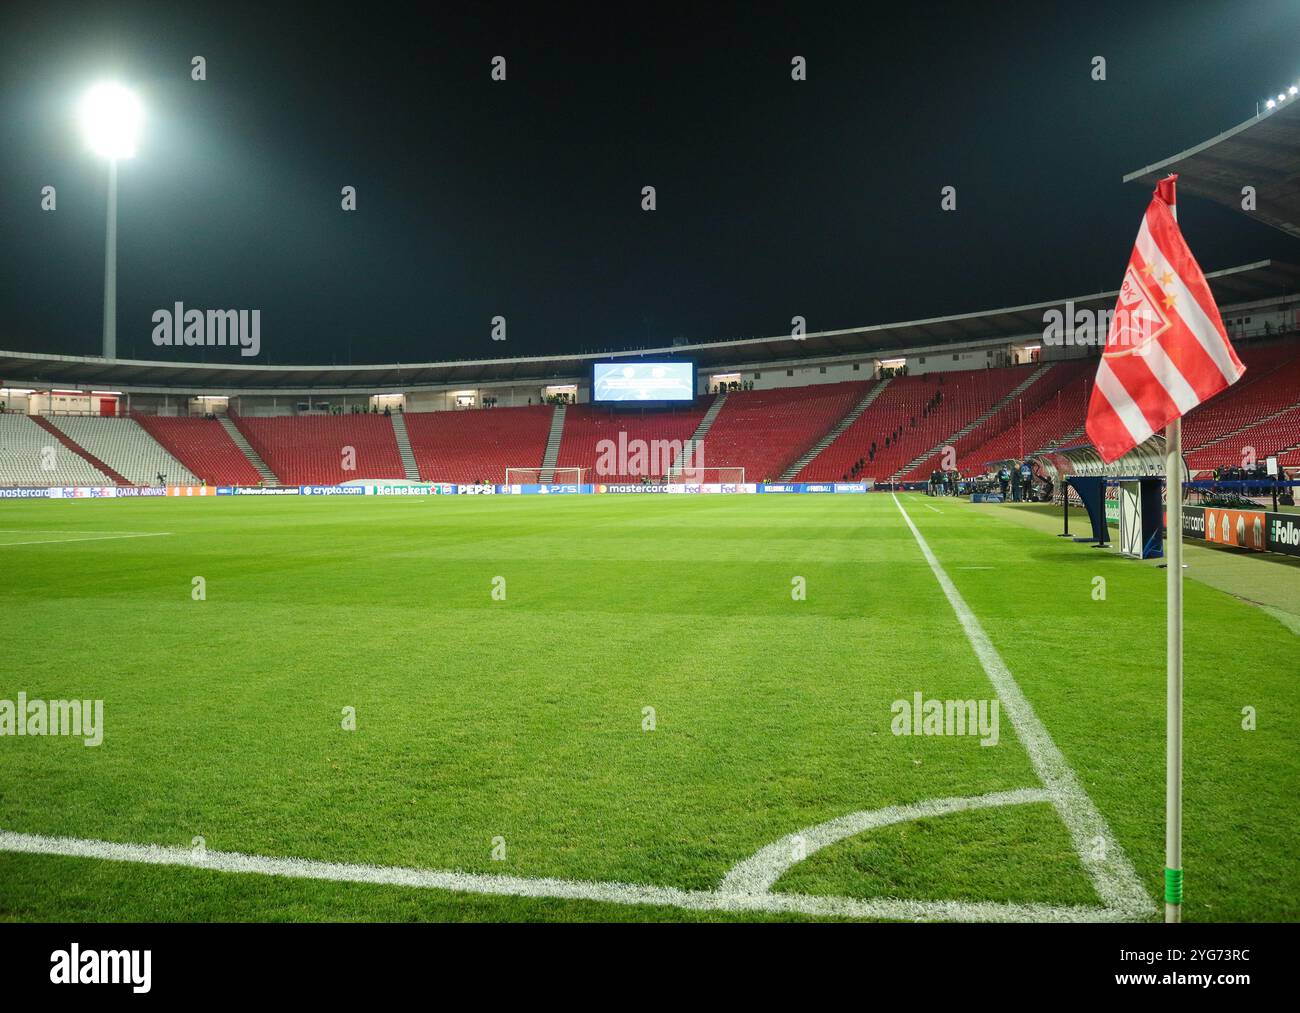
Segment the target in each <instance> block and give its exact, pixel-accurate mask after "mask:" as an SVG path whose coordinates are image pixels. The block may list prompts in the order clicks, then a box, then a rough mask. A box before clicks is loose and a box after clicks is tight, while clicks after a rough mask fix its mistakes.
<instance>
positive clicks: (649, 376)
mask: <svg viewBox="0 0 1300 1013" xmlns="http://www.w3.org/2000/svg"><path fill="white" fill-rule="evenodd" d="M694 397H695V363H693V362H596V363H593V364H592V367H591V400H592V401H690V400H692V399H694Z"/></svg>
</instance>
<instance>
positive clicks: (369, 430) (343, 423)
mask: <svg viewBox="0 0 1300 1013" xmlns="http://www.w3.org/2000/svg"><path fill="white" fill-rule="evenodd" d="M229 418H230V420H231V421H232V422H234V424H235V425H236V427H237V428H238V429H239V431H240V432H241V433H243V434H244V438H245V439H247V440H248V442H249V444H250V445H251V446H252V447H253V449H254V450H255V451H257V453H258V455H259V456H260V457H261V458H262V460H264V461H265V462H266V464H267V466H268V467H270V469H271V470H272V471H273V472H275V474H276V476H277V477H278V478H279V479H280V481H282V482H285V483H287V484H289V485H337V484H339V483H341V482H354V481H357V480H358V479H365V478H395V479H401V478H402V477H403V476H404V474H405V472H404V471H403V469H402V458H401V455H400V454H399V453H398V451H397V440H396V439H395V438H394V436H393V424H392V422H391V421H390V420H389V418H388V416H386V415H361V414H357V415H297V416H284V417H272V418H249V417H241V416H237V415H235V414H234V413H233V412H232V413H230V414H229ZM349 448H351V452H350V453H349ZM349 463H351V464H355V466H356V467H355V468H346V467H345V465H346V464H349Z"/></svg>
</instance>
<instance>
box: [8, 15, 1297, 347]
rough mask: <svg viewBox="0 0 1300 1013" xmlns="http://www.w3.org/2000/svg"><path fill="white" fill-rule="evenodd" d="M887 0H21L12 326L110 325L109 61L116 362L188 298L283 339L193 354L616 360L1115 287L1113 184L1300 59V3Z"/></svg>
mask: <svg viewBox="0 0 1300 1013" xmlns="http://www.w3.org/2000/svg"><path fill="white" fill-rule="evenodd" d="M878 6H879V5H876V4H863V3H857V4H852V5H845V6H843V7H837V6H831V5H828V4H816V3H801V4H792V5H790V7H789V8H788V11H787V12H786V13H779V12H775V9H772V10H769V9H767V7H766V5H754V6H753V7H749V6H744V5H736V6H731V5H725V6H723V5H719V6H716V7H710V8H708V9H707V10H706V11H705V10H697V9H695V7H694V5H692V6H686V7H682V8H672V7H669V6H664V5H636V6H630V5H619V9H617V10H615V9H606V12H605V13H603V14H602V13H600V8H596V7H594V6H593V7H592V8H590V9H583V8H569V9H568V10H569V11H570V13H565V10H564V9H561V8H552V6H551V5H539V4H534V5H527V6H523V5H520V7H519V8H517V9H516V8H515V7H512V6H504V5H500V6H499V5H478V4H475V5H468V4H465V5H456V6H454V7H450V6H449V7H442V6H441V5H430V6H429V8H428V9H427V10H424V11H422V12H420V13H416V11H417V10H418V9H413V10H411V11H408V10H405V9H402V8H396V7H394V8H385V7H384V6H383V5H382V4H377V3H376V4H349V5H346V6H341V7H339V8H338V9H337V10H334V9H332V8H330V7H328V6H327V5H324V4H321V5H316V4H303V5H294V6H293V7H292V8H289V7H287V6H286V7H283V8H281V7H277V6H276V5H249V6H242V5H238V4H214V5H203V7H198V6H196V7H195V10H194V12H193V13H187V12H186V11H185V10H184V8H183V7H175V6H173V5H162V4H149V5H145V4H135V3H115V4H111V5H95V6H89V5H87V6H81V5H71V4H58V3H53V4H43V5H30V6H29V5H25V4H14V3H9V4H6V5H5V6H4V8H3V12H2V13H0V348H4V349H10V350H24V351H44V352H56V353H64V354H97V353H98V351H99V349H100V315H101V312H102V310H101V298H102V285H103V256H104V202H105V193H106V170H105V166H104V163H103V162H102V161H100V160H99V159H97V158H96V157H95V156H94V155H92V154H91V153H90V152H89V151H88V150H86V148H85V145H84V143H83V141H82V138H81V136H80V134H79V131H78V129H77V126H76V120H75V110H76V104H77V100H78V98H79V97H80V95H81V94H82V93H83V92H84V91H85V89H86V88H87V87H88V86H89V85H90V84H92V83H94V82H96V81H98V80H101V79H105V78H114V79H119V80H121V81H123V82H125V83H127V84H129V85H130V86H132V87H133V88H134V89H136V90H137V91H138V92H139V94H140V95H141V97H142V100H143V102H144V104H145V108H146V116H147V121H146V126H145V133H144V138H143V142H142V146H141V150H140V152H139V154H138V155H137V157H136V158H134V159H132V160H130V161H129V162H125V163H123V165H122V167H121V175H120V196H119V215H120V219H119V221H120V224H119V230H120V231H119V237H120V238H119V242H120V246H119V317H118V350H119V355H120V356H122V357H124V358H129V357H141V358H168V359H172V360H181V359H185V358H198V357H199V350H198V349H156V348H155V347H154V346H153V344H152V343H151V341H150V337H149V336H150V332H151V330H152V323H151V320H150V317H151V315H152V314H153V312H154V311H155V310H156V309H159V308H161V307H170V306H171V305H172V304H173V303H174V302H175V301H177V300H181V301H183V302H184V303H185V304H186V306H187V308H200V309H215V308H222V309H260V310H261V311H262V335H261V343H262V354H261V357H260V358H258V359H256V360H251V359H247V358H244V359H241V358H240V357H239V355H238V351H237V350H235V349H206V350H204V351H203V357H204V358H205V359H207V360H208V361H215V360H225V361H232V362H233V361H242V362H245V363H248V362H262V363H268V362H269V363H292V362H302V363H330V362H336V363H345V362H349V361H351V362H391V361H401V362H419V361H427V360H436V359H445V358H477V357H489V356H502V355H529V354H537V353H543V352H555V351H567V352H573V351H596V350H609V349H618V348H632V347H638V346H651V345H660V344H668V343H671V342H672V341H673V340H674V339H677V338H688V339H691V340H711V339H722V338H732V337H748V336H756V335H765V334H775V333H781V332H788V331H789V328H790V319H791V317H792V316H795V315H800V316H803V317H805V318H806V319H807V322H808V328H809V330H823V329H829V328H839V327H851V326H857V325H863V324H871V323H883V322H888V321H894V320H906V319H912V318H916V317H925V316H935V315H941V314H945V313H957V312H965V311H971V310H980V309H989V308H994V307H997V306H1003V305H1008V304H1015V303H1024V302H1034V301H1038V300H1042V299H1050V298H1056V297H1062V298H1063V297H1066V296H1070V295H1076V294H1082V293H1086V292H1095V291H1099V290H1104V289H1111V288H1114V287H1116V286H1117V284H1118V282H1119V280H1120V278H1121V276H1122V274H1123V271H1124V266H1125V264H1126V263H1127V259H1128V254H1129V249H1130V247H1131V245H1132V242H1133V237H1134V235H1135V233H1136V230H1137V226H1138V223H1139V219H1140V216H1141V213H1142V210H1143V208H1144V207H1145V205H1146V202H1147V199H1148V189H1147V188H1146V187H1143V186H1141V185H1139V184H1129V185H1125V184H1123V183H1121V182H1120V179H1121V176H1122V175H1123V174H1124V173H1125V172H1127V171H1131V170H1134V169H1137V168H1140V167H1142V166H1144V165H1146V164H1148V163H1150V162H1154V161H1157V160H1159V159H1162V158H1164V157H1166V156H1168V155H1172V154H1174V153H1175V152H1177V151H1179V150H1182V149H1183V148H1185V147H1188V146H1189V145H1192V144H1196V143H1198V142H1200V141H1203V140H1205V139H1207V138H1208V137H1210V136H1211V135H1213V134H1215V133H1217V132H1219V131H1221V130H1224V129H1227V128H1228V127H1231V126H1233V125H1235V124H1237V123H1239V122H1241V121H1242V120H1243V119H1245V118H1247V117H1248V116H1250V115H1252V114H1253V113H1254V111H1255V106H1256V103H1257V102H1261V101H1262V100H1263V99H1264V98H1265V97H1266V96H1267V95H1268V94H1270V93H1276V92H1277V91H1278V90H1279V89H1280V88H1283V87H1285V86H1287V85H1289V84H1291V83H1294V82H1296V81H1297V80H1300V47H1298V46H1297V40H1300V4H1297V3H1295V2H1294V0H1260V2H1240V0H1236V2H1219V0H1183V2H1179V3H1156V2H1143V3H1134V2H1132V0H1129V2H1124V3H1113V4H1111V3H1095V2H1090V3H1080V4H1072V5H1064V4H1024V5H1018V4H1013V3H997V4H989V5H987V6H986V7H984V6H981V5H976V4H972V3H963V4H953V5H943V4H924V5H912V4H907V5H903V4H900V5H899V6H900V7H903V6H906V7H907V8H909V10H908V12H907V13H899V14H897V15H895V16H894V17H893V19H889V18H887V17H885V16H884V15H882V14H880V13H879V12H878V10H877V9H876V8H877V7H878ZM1058 8H1059V9H1058ZM195 55H201V56H203V57H205V58H206V61H207V80H206V81H201V82H195V81H193V80H191V76H190V73H191V59H192V57H194V56H195ZM497 55H501V56H504V57H505V58H506V75H507V79H506V81H505V82H504V83H499V82H493V81H492V80H491V77H490V72H491V60H492V58H493V57H494V56H497ZM796 55H799V56H803V57H805V58H806V59H807V67H808V71H807V73H808V80H807V81H806V82H795V81H792V80H791V76H790V72H791V59H792V57H794V56H796ZM1097 55H1100V56H1104V57H1105V58H1106V61H1107V68H1106V70H1107V80H1106V81H1104V82H1096V81H1093V80H1092V79H1091V76H1090V72H1091V69H1092V67H1091V60H1092V58H1093V57H1094V56H1097ZM1248 182H1250V181H1249V180H1243V185H1244V184H1245V183H1248ZM47 185H52V186H54V187H56V188H57V200H58V209H57V211H54V212H46V211H42V210H41V207H40V198H41V188H42V187H44V186H47ZM345 185H352V186H355V187H356V188H357V204H358V210H357V211H356V212H354V213H348V212H344V211H342V210H341V209H340V200H341V196H340V189H341V188H342V187H343V186H345ZM647 185H652V186H654V187H656V189H657V201H658V209H657V210H656V211H654V212H645V211H642V210H641V199H642V198H641V188H642V187H643V186H647ZM944 186H955V187H956V188H957V210H956V211H955V212H952V213H945V212H943V211H941V210H940V206H939V205H940V189H941V187H944ZM1181 211H1182V215H1181V220H1182V223H1183V227H1184V230H1185V232H1186V234H1187V236H1188V239H1189V242H1190V243H1191V245H1192V249H1193V250H1194V251H1195V252H1196V254H1197V255H1198V258H1199V259H1200V261H1201V264H1202V266H1203V267H1204V268H1205V269H1206V270H1213V269H1217V268H1221V267H1227V266H1231V265H1235V264H1239V263H1244V262H1247V261H1250V260H1255V259H1259V258H1263V257H1276V258H1279V259H1283V260H1291V261H1300V248H1297V245H1298V244H1297V243H1296V241H1295V240H1294V239H1291V238H1289V237H1287V236H1284V235H1283V234H1281V233H1278V232H1275V231H1273V230H1271V229H1269V228H1268V227H1267V226H1264V225H1261V224H1257V223H1253V222H1250V221H1249V220H1248V219H1247V218H1246V217H1245V216H1243V215H1240V214H1235V213H1233V212H1231V211H1229V210H1228V209H1225V208H1221V207H1218V206H1216V205H1212V204H1208V203H1205V202H1201V201H1197V200H1195V199H1192V198H1189V199H1187V200H1186V201H1185V202H1183V205H1182V208H1181ZM497 315H501V316H504V317H505V318H506V320H507V334H508V338H507V341H505V342H504V343H502V342H494V341H492V340H491V335H490V321H491V318H492V317H494V316H497Z"/></svg>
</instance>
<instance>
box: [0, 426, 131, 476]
mask: <svg viewBox="0 0 1300 1013" xmlns="http://www.w3.org/2000/svg"><path fill="white" fill-rule="evenodd" d="M113 484H114V482H113V480H112V479H111V478H110V477H109V476H108V475H106V474H105V473H104V472H102V471H100V470H99V469H98V468H96V467H95V466H94V465H92V464H91V463H90V462H89V461H87V460H86V459H85V458H84V457H82V456H81V455H79V454H77V453H75V452H74V451H72V450H70V449H68V448H67V447H66V446H65V445H63V444H61V443H60V442H59V441H58V440H57V439H56V437H55V436H54V435H53V434H52V433H50V432H49V431H48V430H46V429H45V428H43V427H42V426H40V425H38V424H37V422H36V420H35V419H34V418H33V417H31V416H29V415H20V414H17V413H14V412H7V413H4V414H0V485H8V486H19V485H25V486H42V485H84V486H103V485H113Z"/></svg>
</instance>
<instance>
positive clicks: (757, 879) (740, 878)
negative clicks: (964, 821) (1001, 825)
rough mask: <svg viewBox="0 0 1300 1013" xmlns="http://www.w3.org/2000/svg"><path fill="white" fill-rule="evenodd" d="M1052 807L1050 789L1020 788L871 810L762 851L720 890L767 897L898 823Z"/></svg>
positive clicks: (737, 869) (790, 837)
mask: <svg viewBox="0 0 1300 1013" xmlns="http://www.w3.org/2000/svg"><path fill="white" fill-rule="evenodd" d="M1050 801H1052V799H1051V796H1050V795H1048V793H1047V790H1046V789H1044V788H1020V789H1017V790H1015V791H998V792H991V793H989V794H987V795H971V796H965V797H958V798H939V799H930V800H928V801H925V802H916V803H914V804H912V805H900V806H890V807H889V808H887V809H865V810H863V811H862V812H856V813H849V814H848V815H847V816H838V817H836V818H835V819H833V820H827V821H826V822H825V823H818V824H817V825H816V826H813V827H809V828H808V829H807V830H800V831H798V832H797V833H793V834H788V835H786V836H785V837H782V838H781V839H780V840H779V841H774V842H773V843H772V844H769V845H767V847H765V848H762V849H761V850H759V851H756V852H755V853H754V854H753V855H752V856H751V857H749V858H747V859H745V860H744V861H743V862H740V863H739V864H737V865H735V866H734V867H733V868H732V870H731V871H730V872H728V873H727V875H726V876H725V877H724V878H723V880H722V883H721V884H720V885H719V886H718V889H719V890H720V891H722V892H723V893H764V892H766V891H768V890H770V889H771V888H772V887H773V886H775V885H776V882H777V880H779V879H780V878H781V877H782V876H783V875H785V873H786V872H787V871H788V870H789V869H791V868H793V867H794V866H795V865H797V864H798V863H799V862H802V861H803V860H804V859H806V858H807V857H808V856H809V855H812V854H813V853H814V852H817V851H820V850H821V849H822V848H825V847H829V846H830V845H832V844H836V843H838V842H840V841H842V840H844V839H845V838H848V837H856V836H857V835H858V834H861V833H865V832H866V831H868V830H877V829H879V828H880V827H887V826H891V825H892V824H894V823H910V822H911V821H912V820H920V819H927V818H929V817H931V816H947V815H948V814H949V813H957V812H967V811H970V810H974V809H991V808H993V807H995V806H1005V805H1027V804H1029V803H1032V802H1050ZM796 855H797V856H798V857H796Z"/></svg>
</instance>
